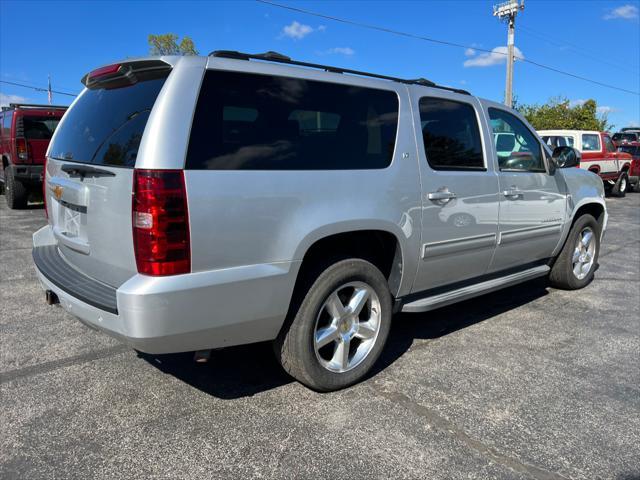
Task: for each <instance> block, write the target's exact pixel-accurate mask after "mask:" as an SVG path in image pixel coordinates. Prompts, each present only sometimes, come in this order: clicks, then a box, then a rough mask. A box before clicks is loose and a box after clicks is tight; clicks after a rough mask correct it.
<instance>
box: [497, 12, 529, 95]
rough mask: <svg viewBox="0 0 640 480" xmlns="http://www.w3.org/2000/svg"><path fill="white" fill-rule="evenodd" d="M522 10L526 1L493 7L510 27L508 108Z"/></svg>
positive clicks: (505, 91) (505, 90) (506, 93)
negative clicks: (519, 14) (517, 17)
mask: <svg viewBox="0 0 640 480" xmlns="http://www.w3.org/2000/svg"><path fill="white" fill-rule="evenodd" d="M521 10H524V0H509V1H507V2H502V3H498V4H497V5H494V6H493V16H494V17H498V18H499V19H500V20H504V21H506V22H507V23H508V25H509V33H508V36H507V81H506V86H505V89H504V103H505V105H506V106H508V107H511V106H512V103H513V61H514V43H515V42H514V39H515V32H516V15H517V14H518V12H519V11H521Z"/></svg>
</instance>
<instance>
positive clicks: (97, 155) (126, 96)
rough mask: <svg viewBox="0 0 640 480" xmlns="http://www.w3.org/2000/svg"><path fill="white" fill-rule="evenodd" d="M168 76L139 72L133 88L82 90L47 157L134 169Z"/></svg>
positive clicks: (162, 73)
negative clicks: (141, 143) (152, 112)
mask: <svg viewBox="0 0 640 480" xmlns="http://www.w3.org/2000/svg"><path fill="white" fill-rule="evenodd" d="M167 75H168V73H167V72H166V71H164V72H150V73H148V74H145V73H142V74H138V75H137V77H138V81H137V83H134V84H132V85H120V86H117V87H111V88H109V87H102V88H95V89H85V90H84V91H83V92H82V94H81V95H80V97H79V98H78V99H77V100H76V103H75V104H74V105H73V107H71V108H70V109H69V110H68V111H67V113H66V116H65V120H64V123H63V124H62V125H61V127H60V128H59V131H58V133H57V134H56V136H55V138H54V140H53V142H52V144H51V146H50V147H49V152H50V153H49V155H50V156H51V157H54V158H57V159H59V160H68V161H73V162H80V163H91V164H96V165H111V166H124V167H133V166H134V165H135V163H136V156H137V154H138V147H139V146H140V140H141V139H142V134H143V132H144V127H145V126H146V124H147V120H148V118H149V113H150V112H151V109H152V107H153V104H154V103H155V101H156V98H157V97H158V94H159V93H160V89H161V88H162V86H163V85H164V82H165V80H166V78H167Z"/></svg>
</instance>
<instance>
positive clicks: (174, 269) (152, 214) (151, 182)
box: [132, 169, 191, 276]
mask: <svg viewBox="0 0 640 480" xmlns="http://www.w3.org/2000/svg"><path fill="white" fill-rule="evenodd" d="M133 188H134V190H133V209H132V210H133V212H132V221H133V246H134V250H135V255H136V264H137V266H138V272H140V273H143V274H145V275H154V276H160V275H178V274H181V273H189V272H190V271H191V245H190V241H189V212H188V209H187V192H186V189H185V184H184V173H183V171H182V170H138V169H136V170H134V177H133Z"/></svg>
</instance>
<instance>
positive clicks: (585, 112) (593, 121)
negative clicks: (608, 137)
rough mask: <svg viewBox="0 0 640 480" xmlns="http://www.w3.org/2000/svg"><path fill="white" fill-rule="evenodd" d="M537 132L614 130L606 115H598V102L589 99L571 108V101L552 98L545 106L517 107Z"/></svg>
mask: <svg viewBox="0 0 640 480" xmlns="http://www.w3.org/2000/svg"><path fill="white" fill-rule="evenodd" d="M516 108H517V109H518V110H519V111H520V113H522V115H524V116H525V118H526V119H527V120H528V121H529V123H530V124H531V125H533V128H535V129H536V130H555V129H567V130H600V131H606V130H610V129H612V128H613V125H611V124H609V119H608V116H607V114H606V113H598V106H597V104H596V101H595V100H593V99H589V100H587V101H585V102H584V103H581V104H577V105H574V106H571V103H570V102H569V99H567V98H562V97H556V98H551V99H550V100H549V101H548V102H547V103H545V104H543V105H538V104H534V105H518V106H517V107H516Z"/></svg>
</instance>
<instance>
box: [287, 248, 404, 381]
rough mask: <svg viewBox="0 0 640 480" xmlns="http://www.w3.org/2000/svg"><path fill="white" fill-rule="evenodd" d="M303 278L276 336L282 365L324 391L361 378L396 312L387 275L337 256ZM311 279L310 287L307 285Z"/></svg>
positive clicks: (297, 378)
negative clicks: (326, 265) (338, 258)
mask: <svg viewBox="0 0 640 480" xmlns="http://www.w3.org/2000/svg"><path fill="white" fill-rule="evenodd" d="M317 273H318V272H316V274H315V275H314V274H310V275H309V276H307V278H301V279H300V280H299V281H301V282H303V283H302V284H301V285H306V286H307V287H303V288H301V289H300V290H302V291H299V292H297V294H296V296H297V298H294V300H293V304H292V308H291V311H290V312H289V318H288V320H287V322H286V323H285V325H284V327H283V328H282V331H281V332H280V335H278V338H277V339H276V340H275V341H274V351H275V353H276V357H277V358H278V360H279V361H280V364H281V365H282V367H283V368H284V369H285V370H286V371H287V372H288V373H289V374H290V375H291V376H292V377H294V378H295V379H296V380H298V381H299V382H301V383H303V384H304V385H306V386H308V387H310V388H312V389H314V390H317V391H322V392H329V391H334V390H340V389H342V388H345V387H348V386H349V385H352V384H354V383H356V382H358V381H359V380H361V379H362V378H363V377H364V376H365V375H366V374H367V373H368V372H369V370H370V369H371V367H372V366H373V365H374V363H375V362H376V360H377V359H378V357H379V356H380V353H381V352H382V349H383V347H384V344H385V342H386V340H387V337H388V335H389V329H390V327H391V316H392V301H391V293H390V292H389V287H388V284H387V280H386V279H385V277H384V276H383V275H382V273H381V272H380V270H378V269H377V268H376V267H375V266H374V265H372V264H371V263H369V262H367V261H366V260H361V259H357V258H350V259H347V260H342V261H337V262H335V263H333V264H331V265H329V266H328V267H327V268H325V269H324V270H323V271H321V273H320V274H319V275H317ZM309 284H310V286H308V285H309Z"/></svg>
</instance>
